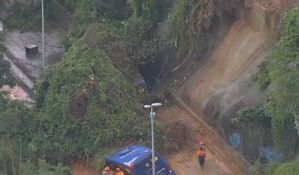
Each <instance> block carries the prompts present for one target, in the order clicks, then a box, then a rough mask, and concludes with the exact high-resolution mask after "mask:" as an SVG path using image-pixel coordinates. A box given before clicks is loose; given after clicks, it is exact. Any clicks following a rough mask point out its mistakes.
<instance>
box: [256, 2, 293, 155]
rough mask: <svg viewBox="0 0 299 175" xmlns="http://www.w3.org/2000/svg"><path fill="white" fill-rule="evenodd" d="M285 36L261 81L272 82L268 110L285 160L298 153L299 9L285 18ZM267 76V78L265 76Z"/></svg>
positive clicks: (274, 49)
mask: <svg viewBox="0 0 299 175" xmlns="http://www.w3.org/2000/svg"><path fill="white" fill-rule="evenodd" d="M282 26H283V29H282V36H281V39H280V41H279V42H278V43H277V45H276V46H275V47H274V48H273V50H272V52H271V54H270V56H269V58H268V61H267V63H266V69H265V71H264V72H262V74H263V75H262V76H261V77H262V78H261V77H260V80H259V81H260V82H262V83H261V85H262V87H263V86H264V87H265V82H266V83H268V82H271V84H270V85H271V90H270V97H269V100H268V104H267V107H266V110H267V113H268V115H270V116H272V132H273V137H274V141H275V144H276V145H277V147H278V148H279V150H280V151H282V152H283V153H284V154H285V156H286V158H292V157H293V156H294V152H295V150H296V142H297V141H298V135H297V134H296V130H295V129H294V128H295V124H294V117H296V116H298V114H299V108H298V104H299V91H298V89H299V71H298V70H299V69H298V63H299V49H298V48H299V42H298V41H299V30H298V27H299V8H298V7H296V8H294V9H292V10H290V11H289V12H288V13H287V14H286V15H285V17H284V19H283V25H282ZM266 74H267V75H266Z"/></svg>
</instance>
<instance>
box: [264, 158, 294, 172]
mask: <svg viewBox="0 0 299 175" xmlns="http://www.w3.org/2000/svg"><path fill="white" fill-rule="evenodd" d="M298 165H299V161H298V160H293V161H291V162H287V163H283V164H270V165H266V166H265V165H264V166H263V165H260V168H259V172H260V173H261V174H263V175H297V174H299V166H298Z"/></svg>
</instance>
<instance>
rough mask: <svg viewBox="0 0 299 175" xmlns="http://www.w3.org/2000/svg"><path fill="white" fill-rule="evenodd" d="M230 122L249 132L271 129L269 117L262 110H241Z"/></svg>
mask: <svg viewBox="0 0 299 175" xmlns="http://www.w3.org/2000/svg"><path fill="white" fill-rule="evenodd" d="M232 122H233V123H234V124H235V125H236V126H237V127H239V128H242V129H244V130H247V131H249V132H250V131H256V130H261V129H264V128H270V127H271V117H269V116H268V115H267V114H266V111H265V109H264V108H249V109H243V110H241V111H239V112H237V114H236V116H235V117H233V118H232Z"/></svg>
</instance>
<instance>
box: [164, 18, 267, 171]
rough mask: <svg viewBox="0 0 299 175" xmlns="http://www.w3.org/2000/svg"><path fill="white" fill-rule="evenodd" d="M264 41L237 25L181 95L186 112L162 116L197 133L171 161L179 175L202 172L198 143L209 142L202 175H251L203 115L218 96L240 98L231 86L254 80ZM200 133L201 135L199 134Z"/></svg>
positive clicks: (171, 110) (167, 111) (169, 110)
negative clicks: (204, 119) (197, 154)
mask: <svg viewBox="0 0 299 175" xmlns="http://www.w3.org/2000/svg"><path fill="white" fill-rule="evenodd" d="M265 40H266V37H265V35H264V34H263V33H262V32H259V31H256V30H255V29H254V28H253V27H251V26H250V25H249V24H248V23H247V22H246V21H237V22H235V23H234V24H233V25H232V27H231V28H230V30H229V31H228V33H227V35H226V37H225V38H224V40H223V41H222V42H221V43H220V44H219V45H218V47H217V48H216V50H215V51H214V54H213V55H212V57H211V58H210V59H209V61H208V62H207V63H206V64H205V65H200V67H199V69H198V71H197V72H196V73H195V74H194V75H193V76H192V77H191V78H190V79H189V80H188V82H187V83H186V84H185V85H184V86H183V87H182V89H181V90H180V91H179V93H178V97H177V101H179V103H181V105H179V106H184V108H179V107H178V106H177V105H175V106H172V107H170V108H167V109H165V110H163V111H162V113H161V114H160V116H161V122H162V123H167V121H174V120H177V121H180V122H182V123H183V124H184V125H186V126H187V128H190V129H192V130H193V131H194V132H193V133H194V134H193V135H191V136H190V137H194V139H193V140H194V141H192V142H189V143H186V146H185V148H183V149H184V151H183V152H180V153H179V154H177V155H175V156H174V157H172V158H171V159H170V160H171V162H172V164H173V166H174V167H175V169H176V171H177V172H178V174H179V175H197V174H198V173H199V172H201V171H200V169H199V166H198V163H197V160H196V159H195V157H194V153H195V151H196V149H198V146H197V143H198V140H199V139H204V140H206V141H207V143H208V150H209V154H208V155H209V156H208V158H207V164H206V168H205V170H204V171H203V172H202V174H209V175H224V174H248V172H247V171H244V169H242V168H241V166H244V164H243V165H241V164H240V165H237V164H236V163H235V162H242V161H243V159H242V160H241V159H240V160H235V162H233V160H232V159H234V158H233V157H235V156H234V155H233V154H236V155H237V153H234V151H233V150H230V149H229V147H228V146H227V143H226V142H224V141H222V140H221V139H222V138H221V137H220V136H219V134H217V133H216V132H215V131H216V129H215V128H212V127H211V126H208V125H207V124H206V123H205V122H204V121H203V118H202V117H203V115H202V111H203V109H204V108H205V106H206V104H207V103H208V102H209V100H210V99H211V98H212V97H213V96H214V95H215V94H218V93H219V92H221V93H222V94H223V95H225V96H235V98H239V97H238V95H239V94H235V93H236V92H234V91H232V90H231V89H233V88H232V87H231V86H234V85H235V84H237V86H238V81H239V80H240V79H243V78H244V77H251V74H252V68H254V69H255V68H256V67H257V65H258V64H260V62H261V61H262V60H263V59H264V58H265V54H264V50H263V48H264V47H263V45H264V42H265ZM244 90H246V89H244ZM230 102H231V101H230ZM222 106H223V105H222ZM186 109H187V110H186ZM211 112H214V111H211ZM198 130H200V131H201V132H196V131H198ZM220 140H221V141H220ZM245 168H246V167H245ZM247 168H248V169H249V167H247Z"/></svg>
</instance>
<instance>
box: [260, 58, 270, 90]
mask: <svg viewBox="0 0 299 175" xmlns="http://www.w3.org/2000/svg"><path fill="white" fill-rule="evenodd" d="M259 69H260V70H259V73H258V76H257V82H258V84H259V87H260V89H261V90H262V91H264V90H266V88H267V87H268V86H269V85H270V83H271V80H270V77H269V71H268V68H267V63H263V64H262V65H261V66H260V67H259Z"/></svg>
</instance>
